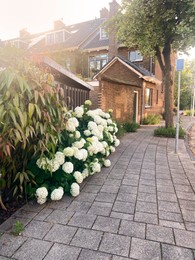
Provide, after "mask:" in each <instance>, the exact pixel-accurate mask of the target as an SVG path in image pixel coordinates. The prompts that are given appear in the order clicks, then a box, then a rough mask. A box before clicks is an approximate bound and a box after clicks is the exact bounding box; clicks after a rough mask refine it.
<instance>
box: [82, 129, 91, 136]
mask: <svg viewBox="0 0 195 260" xmlns="http://www.w3.org/2000/svg"><path fill="white" fill-rule="evenodd" d="M83 133H84V135H85V136H90V135H91V131H89V130H88V129H87V130H85V131H84V132H83Z"/></svg>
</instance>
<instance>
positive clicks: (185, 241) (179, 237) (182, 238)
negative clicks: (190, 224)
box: [174, 229, 195, 249]
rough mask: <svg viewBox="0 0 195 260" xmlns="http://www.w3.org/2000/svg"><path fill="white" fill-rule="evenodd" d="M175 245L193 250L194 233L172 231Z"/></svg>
mask: <svg viewBox="0 0 195 260" xmlns="http://www.w3.org/2000/svg"><path fill="white" fill-rule="evenodd" d="M174 234H175V240H176V245H178V246H183V247H188V248H192V249H195V232H191V231H185V230H180V229H174Z"/></svg>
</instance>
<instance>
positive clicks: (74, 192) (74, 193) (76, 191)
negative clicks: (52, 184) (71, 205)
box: [70, 182, 80, 197]
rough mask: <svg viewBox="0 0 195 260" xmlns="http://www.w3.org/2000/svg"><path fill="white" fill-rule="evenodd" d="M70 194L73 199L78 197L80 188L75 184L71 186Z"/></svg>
mask: <svg viewBox="0 0 195 260" xmlns="http://www.w3.org/2000/svg"><path fill="white" fill-rule="evenodd" d="M70 193H71V195H72V196H73V197H76V196H78V195H79V193H80V186H79V185H78V184H77V183H76V182H73V183H72V184H71V186H70Z"/></svg>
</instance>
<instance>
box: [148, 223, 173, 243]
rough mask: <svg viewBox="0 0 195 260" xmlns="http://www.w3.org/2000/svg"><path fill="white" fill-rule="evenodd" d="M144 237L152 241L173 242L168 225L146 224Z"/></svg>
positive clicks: (171, 232)
mask: <svg viewBox="0 0 195 260" xmlns="http://www.w3.org/2000/svg"><path fill="white" fill-rule="evenodd" d="M146 238H147V239H151V240H154V241H159V242H164V243H169V244H174V237H173V230H172V228H168V227H161V226H157V225H147V229H146Z"/></svg>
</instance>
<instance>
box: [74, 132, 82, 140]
mask: <svg viewBox="0 0 195 260" xmlns="http://www.w3.org/2000/svg"><path fill="white" fill-rule="evenodd" d="M80 137H81V134H80V132H79V131H76V132H75V138H76V139H79V138H80Z"/></svg>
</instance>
